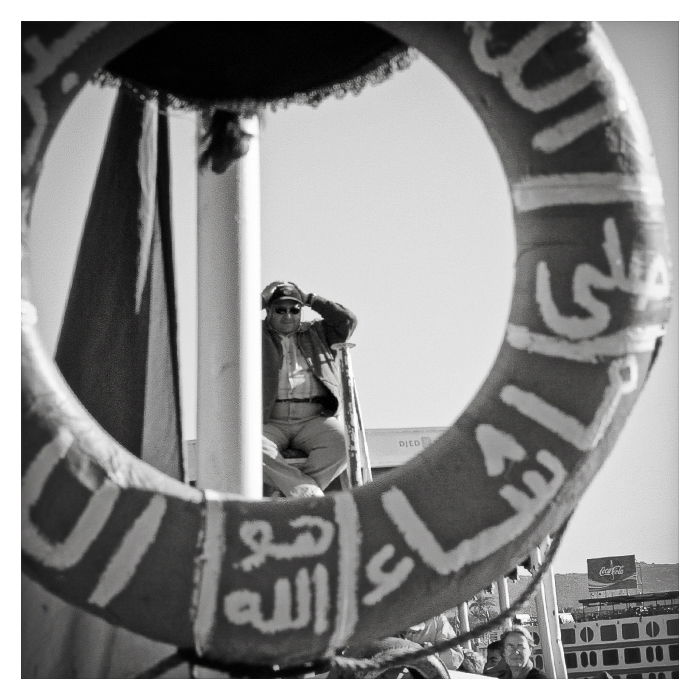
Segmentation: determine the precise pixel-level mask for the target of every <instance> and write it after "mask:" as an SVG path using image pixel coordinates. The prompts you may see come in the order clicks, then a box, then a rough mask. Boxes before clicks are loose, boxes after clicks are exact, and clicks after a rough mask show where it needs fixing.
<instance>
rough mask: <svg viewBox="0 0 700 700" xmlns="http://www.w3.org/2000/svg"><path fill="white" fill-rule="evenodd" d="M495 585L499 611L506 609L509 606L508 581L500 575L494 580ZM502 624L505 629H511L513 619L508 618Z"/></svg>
mask: <svg viewBox="0 0 700 700" xmlns="http://www.w3.org/2000/svg"><path fill="white" fill-rule="evenodd" d="M496 586H497V588H498V607H499V608H500V609H501V612H503V611H504V610H506V609H507V608H508V607H510V596H509V595H508V581H507V580H506V579H505V578H503V577H501V578H499V579H497V580H496ZM504 626H505V628H506V630H509V629H512V627H513V621H512V620H511V619H510V618H508V619H507V620H506V621H505V623H504Z"/></svg>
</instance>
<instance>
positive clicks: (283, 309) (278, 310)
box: [275, 306, 301, 316]
mask: <svg viewBox="0 0 700 700" xmlns="http://www.w3.org/2000/svg"><path fill="white" fill-rule="evenodd" d="M275 313H276V314H279V315H280V316H282V315H284V314H292V316H296V315H297V314H300V313H301V309H299V308H296V307H293V308H290V307H287V306H276V307H275Z"/></svg>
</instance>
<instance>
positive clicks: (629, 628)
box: [622, 622, 639, 639]
mask: <svg viewBox="0 0 700 700" xmlns="http://www.w3.org/2000/svg"><path fill="white" fill-rule="evenodd" d="M622 638H623V639H639V625H638V624H637V623H636V622H628V623H626V624H623V625H622Z"/></svg>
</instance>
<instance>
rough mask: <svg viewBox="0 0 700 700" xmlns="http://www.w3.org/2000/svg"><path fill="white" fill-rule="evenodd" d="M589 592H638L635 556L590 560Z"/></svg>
mask: <svg viewBox="0 0 700 700" xmlns="http://www.w3.org/2000/svg"><path fill="white" fill-rule="evenodd" d="M587 561H588V591H589V593H600V592H601V591H611V590H616V589H620V588H622V589H626V590H632V591H636V590H637V561H636V559H635V557H634V554H627V555H625V556H622V557H600V558H598V559H588V560H587Z"/></svg>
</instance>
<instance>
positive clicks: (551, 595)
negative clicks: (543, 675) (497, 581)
mask: <svg viewBox="0 0 700 700" xmlns="http://www.w3.org/2000/svg"><path fill="white" fill-rule="evenodd" d="M551 544H552V538H551V537H547V538H546V539H545V541H544V543H543V545H542V548H541V549H544V550H545V551H546V550H547V549H549V547H550V546H551ZM542 585H543V588H544V602H545V606H546V609H547V614H548V618H549V644H550V647H551V649H552V666H553V667H554V672H555V674H556V675H555V676H554V677H555V678H566V677H567V671H566V661H565V659H564V645H563V643H562V641H561V626H560V624H559V603H558V601H557V588H556V584H555V581H554V572H553V571H552V567H551V566H550V567H549V569H548V570H547V571H546V572H545V574H544V576H542Z"/></svg>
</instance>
